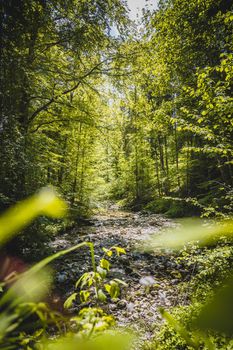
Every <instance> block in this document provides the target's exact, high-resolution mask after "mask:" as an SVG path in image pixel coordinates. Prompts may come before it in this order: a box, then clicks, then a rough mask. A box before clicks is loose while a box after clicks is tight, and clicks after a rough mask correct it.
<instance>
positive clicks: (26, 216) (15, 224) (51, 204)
mask: <svg viewBox="0 0 233 350" xmlns="http://www.w3.org/2000/svg"><path fill="white" fill-rule="evenodd" d="M66 211H67V205H66V203H65V202H64V201H63V200H61V199H60V198H59V197H58V196H57V194H56V193H55V192H54V191H53V190H52V189H50V188H45V189H42V190H41V191H40V192H39V193H38V194H36V195H34V196H32V197H30V198H28V199H26V200H24V201H22V202H20V203H18V204H16V205H15V206H14V207H13V208H10V209H9V210H8V211H7V212H6V213H5V214H4V215H3V216H2V217H1V218H0V245H3V244H5V243H6V242H7V241H8V240H9V239H11V238H12V237H13V236H14V235H16V233H17V232H19V231H20V230H21V229H22V228H23V227H25V226H27V225H28V224H30V223H31V222H32V220H33V219H35V218H36V217H37V216H38V215H48V216H51V217H54V218H58V217H62V216H64V215H65V214H66Z"/></svg>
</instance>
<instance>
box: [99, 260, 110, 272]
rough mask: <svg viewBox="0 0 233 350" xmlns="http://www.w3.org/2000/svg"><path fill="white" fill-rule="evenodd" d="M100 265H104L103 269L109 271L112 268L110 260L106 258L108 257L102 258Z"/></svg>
mask: <svg viewBox="0 0 233 350" xmlns="http://www.w3.org/2000/svg"><path fill="white" fill-rule="evenodd" d="M100 267H102V268H103V269H106V270H107V271H109V269H110V263H109V261H108V260H106V259H101V260H100Z"/></svg>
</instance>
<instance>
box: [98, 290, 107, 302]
mask: <svg viewBox="0 0 233 350" xmlns="http://www.w3.org/2000/svg"><path fill="white" fill-rule="evenodd" d="M97 296H98V299H99V300H100V301H103V302H104V301H106V300H107V297H106V295H105V294H104V292H103V290H102V289H99V290H98V292H97Z"/></svg>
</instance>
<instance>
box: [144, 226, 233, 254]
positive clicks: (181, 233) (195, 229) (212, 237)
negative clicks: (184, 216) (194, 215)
mask: <svg viewBox="0 0 233 350" xmlns="http://www.w3.org/2000/svg"><path fill="white" fill-rule="evenodd" d="M223 236H224V237H226V238H229V237H233V221H232V220H231V221H228V222H226V223H218V224H215V226H213V225H212V226H211V225H208V226H204V225H203V222H202V221H200V220H186V221H183V222H182V224H181V226H179V227H177V228H171V229H169V230H168V231H165V232H162V233H161V234H159V235H158V234H156V235H153V236H152V237H151V238H150V239H149V240H147V242H146V244H145V245H144V246H143V249H145V250H154V249H181V248H183V247H184V245H186V244H188V243H191V242H195V243H198V245H200V246H204V245H209V244H213V243H216V242H217V241H218V240H219V239H220V238H221V237H223Z"/></svg>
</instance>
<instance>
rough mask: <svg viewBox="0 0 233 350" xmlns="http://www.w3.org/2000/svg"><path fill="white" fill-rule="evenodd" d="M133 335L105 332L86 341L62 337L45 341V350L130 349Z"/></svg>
mask: <svg viewBox="0 0 233 350" xmlns="http://www.w3.org/2000/svg"><path fill="white" fill-rule="evenodd" d="M133 339H134V338H133V336H132V335H130V334H122V333H116V332H114V333H112V334H110V333H106V334H103V335H100V336H98V337H95V338H93V339H88V340H86V341H84V340H81V339H79V338H78V337H75V336H73V337H70V338H69V337H64V338H61V339H59V340H58V341H55V342H54V341H53V342H51V343H47V344H46V346H45V349H46V350H64V349H65V350H109V349H111V350H130V349H131V347H132V342H133Z"/></svg>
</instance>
